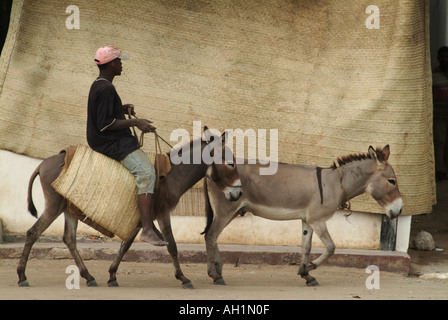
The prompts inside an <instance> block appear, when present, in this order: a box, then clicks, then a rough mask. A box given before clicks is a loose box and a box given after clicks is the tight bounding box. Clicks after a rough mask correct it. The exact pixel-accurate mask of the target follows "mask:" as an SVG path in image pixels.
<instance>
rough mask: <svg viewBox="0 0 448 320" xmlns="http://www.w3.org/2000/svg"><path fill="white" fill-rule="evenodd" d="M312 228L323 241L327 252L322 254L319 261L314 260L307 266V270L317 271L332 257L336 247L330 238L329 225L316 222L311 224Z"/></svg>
mask: <svg viewBox="0 0 448 320" xmlns="http://www.w3.org/2000/svg"><path fill="white" fill-rule="evenodd" d="M310 226H311V227H312V228H313V230H314V232H316V234H317V236H318V237H319V239H320V240H322V242H323V244H324V245H325V252H324V253H322V254H321V255H320V256H319V257H318V258H317V259H315V260H313V261H312V262H310V263H309V264H308V265H307V270H308V271H309V270H313V269H316V268H317V267H318V266H320V265H321V264H322V263H323V262H324V261H325V260H327V259H328V258H329V257H331V256H332V255H333V253H334V250H335V248H336V247H335V245H334V242H333V240H332V239H331V237H330V234H329V233H328V230H327V224H326V223H325V222H322V221H321V222H315V223H310Z"/></svg>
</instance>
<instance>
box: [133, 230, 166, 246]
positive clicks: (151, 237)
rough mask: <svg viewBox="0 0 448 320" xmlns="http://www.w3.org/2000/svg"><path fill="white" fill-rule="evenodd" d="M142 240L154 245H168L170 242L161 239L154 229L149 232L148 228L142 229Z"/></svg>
mask: <svg viewBox="0 0 448 320" xmlns="http://www.w3.org/2000/svg"><path fill="white" fill-rule="evenodd" d="M140 240H141V241H144V242H148V243H150V244H152V245H154V246H167V245H168V242H166V241H163V240H162V239H160V238H159V237H158V236H157V235H156V234H155V232H154V231H153V230H151V231H149V232H147V231H146V230H142V233H141V234H140Z"/></svg>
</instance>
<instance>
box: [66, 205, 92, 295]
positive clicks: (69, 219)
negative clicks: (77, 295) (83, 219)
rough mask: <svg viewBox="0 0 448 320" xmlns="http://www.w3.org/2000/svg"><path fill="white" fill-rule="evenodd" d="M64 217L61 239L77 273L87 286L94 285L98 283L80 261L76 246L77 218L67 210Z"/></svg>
mask: <svg viewBox="0 0 448 320" xmlns="http://www.w3.org/2000/svg"><path fill="white" fill-rule="evenodd" d="M64 218H65V225H64V237H63V238H62V240H63V241H64V243H65V244H66V245H67V248H68V250H70V253H71V255H72V257H73V259H74V260H75V263H76V265H77V266H78V268H79V274H80V275H81V277H83V278H84V279H86V280H87V286H88V287H96V286H98V284H97V283H96V281H95V278H94V277H92V275H91V274H90V273H89V271H88V270H87V268H86V266H85V265H84V262H83V261H82V258H81V255H80V254H79V252H78V249H77V248H76V229H77V228H78V219H77V218H76V217H75V216H73V215H72V214H71V213H70V212H68V211H65V212H64Z"/></svg>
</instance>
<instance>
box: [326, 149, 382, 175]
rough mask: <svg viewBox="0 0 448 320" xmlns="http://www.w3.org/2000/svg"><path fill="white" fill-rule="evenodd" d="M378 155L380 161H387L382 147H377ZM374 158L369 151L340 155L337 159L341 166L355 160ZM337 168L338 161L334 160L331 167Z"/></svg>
mask: <svg viewBox="0 0 448 320" xmlns="http://www.w3.org/2000/svg"><path fill="white" fill-rule="evenodd" d="M375 151H376V155H377V158H378V161H380V162H383V163H385V162H386V159H385V157H384V154H383V151H382V149H380V148H376V149H375ZM367 159H370V160H372V156H371V155H370V154H368V153H352V154H349V155H347V156H342V157H339V158H338V159H337V160H336V161H337V162H338V164H339V166H344V165H346V164H349V163H352V162H355V161H362V160H367ZM336 168H337V166H336V163H335V162H333V165H332V166H331V169H333V170H335V169H336Z"/></svg>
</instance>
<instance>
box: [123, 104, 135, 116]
mask: <svg viewBox="0 0 448 320" xmlns="http://www.w3.org/2000/svg"><path fill="white" fill-rule="evenodd" d="M123 111H124V113H125V114H129V111H130V112H131V115H133V116H135V111H134V105H133V104H131V103H128V104H124V105H123Z"/></svg>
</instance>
